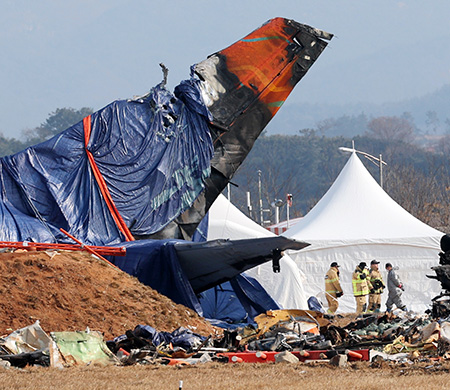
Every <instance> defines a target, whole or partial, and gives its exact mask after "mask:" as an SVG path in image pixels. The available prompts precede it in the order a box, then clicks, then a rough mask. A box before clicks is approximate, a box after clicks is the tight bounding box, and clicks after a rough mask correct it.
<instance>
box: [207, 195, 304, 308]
mask: <svg viewBox="0 0 450 390" xmlns="http://www.w3.org/2000/svg"><path fill="white" fill-rule="evenodd" d="M272 236H275V234H273V233H271V232H269V231H268V230H266V229H264V228H263V227H262V226H260V225H258V224H257V223H256V222H254V221H252V220H251V219H250V218H248V217H247V216H245V215H244V214H243V213H242V212H241V211H239V210H238V209H237V208H236V207H235V206H234V205H233V204H232V203H231V202H230V201H228V199H227V198H225V196H223V195H219V197H218V198H217V199H216V200H215V202H214V203H213V205H212V206H211V208H210V209H209V224H208V240H216V239H220V238H223V239H227V238H228V239H232V240H239V239H246V238H259V237H272ZM280 266H281V272H279V273H274V272H273V271H272V263H270V262H269V263H266V264H262V265H260V266H258V267H255V268H252V269H250V270H248V271H246V272H245V273H246V274H247V275H249V276H251V277H253V278H255V279H256V280H257V281H258V282H259V283H260V284H261V285H262V286H263V287H264V289H265V290H266V291H267V292H268V293H269V295H270V296H271V297H272V298H273V299H274V300H275V301H277V302H278V304H279V305H280V306H281V307H282V308H284V309H306V308H307V307H308V304H307V301H306V295H305V293H304V291H303V278H302V275H301V271H299V269H298V268H297V266H296V265H295V263H294V262H293V260H292V259H291V258H290V257H289V256H284V257H283V258H282V259H281V260H280Z"/></svg>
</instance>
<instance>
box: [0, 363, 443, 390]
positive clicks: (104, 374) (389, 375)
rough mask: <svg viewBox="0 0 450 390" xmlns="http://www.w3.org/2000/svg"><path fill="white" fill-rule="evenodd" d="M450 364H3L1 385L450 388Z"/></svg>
mask: <svg viewBox="0 0 450 390" xmlns="http://www.w3.org/2000/svg"><path fill="white" fill-rule="evenodd" d="M449 372H450V365H444V366H437V367H433V368H428V369H427V368H425V365H423V366H421V367H418V366H413V367H411V366H406V367H399V366H396V367H394V368H392V367H389V366H387V367H385V368H382V369H380V368H376V369H375V368H370V367H369V365H368V364H363V363H359V364H354V365H352V366H351V367H349V368H346V369H339V368H334V367H329V366H323V365H322V366H312V365H309V364H301V363H299V364H294V365H292V364H291V365H287V364H277V365H276V364H240V365H232V364H218V363H209V364H205V365H199V366H191V367H183V368H178V367H167V366H133V367H107V368H101V367H78V368H75V367H74V368H69V369H64V370H57V369H52V368H49V369H44V368H30V369H25V370H15V369H10V370H1V371H0V388H2V389H10V390H13V389H61V390H69V389H70V390H81V389H83V390H84V389H88V390H90V389H99V390H100V389H102V390H104V389H133V390H141V389H142V390H144V389H145V390H148V389H164V390H171V389H173V390H177V389H178V383H179V381H180V380H183V382H184V386H183V390H190V389H202V390H209V389H211V390H221V389H227V390H230V389H236V390H238V389H245V390H248V389H258V390H259V389H270V390H273V389H275V390H280V389H283V390H285V389H286V390H290V389H301V388H305V389H346V390H348V389H365V390H379V389H408V390H415V389H420V390H422V389H448V388H449V383H450V374H449Z"/></svg>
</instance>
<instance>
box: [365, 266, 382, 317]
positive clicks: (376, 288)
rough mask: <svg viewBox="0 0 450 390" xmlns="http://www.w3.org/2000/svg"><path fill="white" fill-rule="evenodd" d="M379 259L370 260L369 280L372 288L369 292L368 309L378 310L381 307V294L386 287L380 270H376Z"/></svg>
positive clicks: (371, 310)
mask: <svg viewBox="0 0 450 390" xmlns="http://www.w3.org/2000/svg"><path fill="white" fill-rule="evenodd" d="M378 264H380V262H379V261H376V260H372V261H371V262H370V273H369V281H370V283H371V284H372V289H371V290H370V294H369V311H370V312H379V311H380V308H381V294H382V293H383V290H384V288H385V287H386V286H385V284H384V282H383V277H382V276H381V272H380V271H379V270H378Z"/></svg>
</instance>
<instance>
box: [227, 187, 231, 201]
mask: <svg viewBox="0 0 450 390" xmlns="http://www.w3.org/2000/svg"><path fill="white" fill-rule="evenodd" d="M227 190H228V201H229V202H231V185H230V183H228V184H227Z"/></svg>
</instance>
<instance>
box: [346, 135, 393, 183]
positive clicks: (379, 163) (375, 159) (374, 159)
mask: <svg viewBox="0 0 450 390" xmlns="http://www.w3.org/2000/svg"><path fill="white" fill-rule="evenodd" d="M352 146H353V148H346V147H343V146H341V147H340V148H339V150H340V151H341V152H349V153H358V154H361V155H363V156H364V157H365V158H367V159H368V160H369V161H370V162H372V163H373V164H375V165H376V166H377V167H378V168H379V169H380V187H381V188H383V164H384V165H387V163H386V162H385V161H383V156H382V155H381V154H380V156H379V157H375V156H372V155H371V154H369V153H366V152H362V151H360V150H356V149H355V143H354V141H352Z"/></svg>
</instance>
